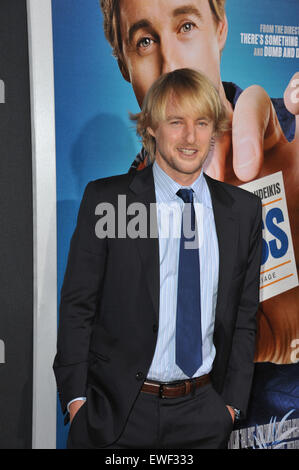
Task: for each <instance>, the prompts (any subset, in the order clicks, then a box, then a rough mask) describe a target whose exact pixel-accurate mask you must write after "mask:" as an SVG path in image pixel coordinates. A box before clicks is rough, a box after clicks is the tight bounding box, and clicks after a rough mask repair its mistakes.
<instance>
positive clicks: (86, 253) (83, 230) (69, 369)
mask: <svg viewBox="0 0 299 470" xmlns="http://www.w3.org/2000/svg"><path fill="white" fill-rule="evenodd" d="M95 207H96V197H95V191H94V183H92V182H91V183H89V184H88V185H87V187H86V189H85V192H84V196H83V199H82V202H81V205H80V209H79V214H78V219H77V225H76V229H75V232H74V234H73V236H72V239H71V244H70V251H69V256H68V262H67V268H66V272H65V277H64V282H63V286H62V290H61V302H60V312H59V328H58V338H57V354H56V356H55V360H54V365H53V368H54V372H55V376H56V381H57V387H58V393H59V398H60V402H61V407H62V411H63V413H65V412H66V411H67V410H66V407H67V403H68V402H69V401H71V400H72V399H73V398H76V397H80V396H85V394H86V379H87V365H88V351H89V343H90V336H91V329H92V324H93V320H94V317H95V312H96V307H97V303H98V300H99V296H100V293H101V283H102V280H103V277H104V271H105V259H106V240H105V239H101V240H100V239H99V238H97V237H96V235H95V223H96V219H95Z"/></svg>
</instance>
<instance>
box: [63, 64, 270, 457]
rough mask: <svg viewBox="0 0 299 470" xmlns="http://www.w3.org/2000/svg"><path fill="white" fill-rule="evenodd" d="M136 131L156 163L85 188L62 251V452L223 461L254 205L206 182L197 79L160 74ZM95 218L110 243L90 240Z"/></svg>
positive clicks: (207, 92) (214, 123)
mask: <svg viewBox="0 0 299 470" xmlns="http://www.w3.org/2000/svg"><path fill="white" fill-rule="evenodd" d="M133 119H135V120H136V121H137V128H138V130H139V132H140V134H141V135H142V138H143V140H144V143H145V145H148V146H149V150H150V152H151V154H152V159H153V161H154V163H153V164H152V165H150V166H148V167H147V168H145V169H144V170H142V171H139V172H136V173H134V174H133V173H131V174H125V175H121V176H116V177H111V178H106V179H103V180H97V181H94V182H92V183H89V184H88V186H87V188H86V190H85V193H84V197H83V201H82V204H81V208H80V212H79V216H78V222H77V227H76V230H75V233H74V235H73V238H72V242H71V248H70V253H69V259H68V266H67V270H66V275H65V279H64V284H63V288H62V293H61V308H60V325H59V334H58V350H57V355H56V358H55V362H54V370H55V374H56V379H57V384H58V390H59V395H60V400H61V405H62V409H63V411H64V412H66V411H67V409H69V411H70V419H71V427H70V433H69V439H68V447H69V448H103V447H105V448H106V449H133V448H142V449H147V448H172V449H173V448H188V449H191V448H198V449H201V448H213V449H216V448H225V447H226V446H227V442H228V439H229V436H230V432H231V430H232V428H233V423H234V420H235V419H237V418H240V417H244V416H245V415H246V409H247V404H248V399H249V394H250V387H251V381H252V374H253V356H254V343H255V333H256V320H255V316H256V311H257V307H258V286H259V266H260V258H261V204H260V200H259V198H257V197H256V196H254V195H252V194H250V193H247V192H246V191H243V190H241V189H239V188H236V187H234V186H230V185H227V184H224V183H220V182H218V181H216V180H213V179H212V178H210V177H208V176H207V175H205V174H204V173H203V164H204V162H205V159H206V158H207V155H208V153H209V150H210V147H211V143H212V139H213V138H215V136H216V135H220V134H221V133H222V132H223V131H224V130H225V129H226V128H227V118H226V112H225V108H224V107H223V105H222V104H221V101H220V99H219V95H218V93H217V91H216V90H215V87H214V86H213V84H212V83H211V82H210V81H209V80H208V79H207V78H206V77H204V76H203V75H202V74H200V73H199V72H195V71H192V70H189V69H183V70H176V71H174V72H171V73H168V74H165V75H164V76H163V77H161V78H160V79H159V80H158V81H157V82H156V83H154V84H153V85H152V87H151V88H150V90H149V92H148V94H147V96H146V98H145V100H144V107H143V109H142V111H141V113H140V114H139V115H136V116H133ZM120 195H121V196H122V197H125V201H126V202H125V207H124V203H123V200H124V199H123V198H122V202H121V204H119V201H120V199H119V196H120ZM102 204H104V206H105V210H104V211H102V209H101V208H103V206H102ZM161 205H164V206H163V207H165V206H167V207H171V208H172V210H174V212H173V214H174V218H173V219H174V221H175V222H174V226H173V227H172V230H173V231H170V232H169V234H168V236H167V237H162V236H161V233H162V232H163V228H164V224H165V218H164V217H163V213H161V211H160V207H161ZM153 208H154V210H153ZM105 211H106V213H107V212H109V211H112V214H113V215H114V216H115V220H114V225H113V223H112V226H113V227H116V228H117V230H115V231H114V234H112V235H107V234H105V233H104V236H100V234H99V232H98V231H97V229H95V227H98V226H99V223H101V220H102V218H103V213H104V212H105ZM136 211H137V212H139V215H138V216H137V219H136V218H134V217H133V218H132V216H134V215H135V216H136ZM99 214H102V218H99ZM144 214H145V216H144ZM188 214H189V216H190V217H189V218H188ZM104 217H106V216H104ZM134 219H135V222H134ZM104 221H105V223H106V224H109V223H111V220H110V221H109V220H108V219H104ZM175 224H176V225H175ZM104 225H105V224H102V227H103V226H104ZM132 225H134V226H135V227H138V228H136V231H137V232H138V233H137V236H135V235H136V231H135V235H134V236H131V234H132V231H131V228H132ZM143 225H144V226H145V231H144V226H143ZM129 229H130V230H129ZM177 229H179V230H177ZM185 229H187V230H185ZM153 233H156V235H157V236H153ZM177 233H179V236H176V234H177ZM195 241H196V242H197V243H193V242H195ZM190 243H192V246H190Z"/></svg>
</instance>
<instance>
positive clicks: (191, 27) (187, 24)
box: [181, 22, 195, 33]
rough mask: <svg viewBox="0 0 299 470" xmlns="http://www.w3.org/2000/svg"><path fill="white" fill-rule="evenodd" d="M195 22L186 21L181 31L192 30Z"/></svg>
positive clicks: (187, 31)
mask: <svg viewBox="0 0 299 470" xmlns="http://www.w3.org/2000/svg"><path fill="white" fill-rule="evenodd" d="M194 26H195V24H194V23H191V22H188V23H184V24H183V26H182V27H181V31H182V32H183V33H189V32H190V31H192V29H193V28H194Z"/></svg>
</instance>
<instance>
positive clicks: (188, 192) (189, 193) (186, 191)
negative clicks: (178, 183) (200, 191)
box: [177, 189, 193, 203]
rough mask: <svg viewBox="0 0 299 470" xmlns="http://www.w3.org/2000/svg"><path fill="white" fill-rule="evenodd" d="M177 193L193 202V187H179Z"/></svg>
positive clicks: (186, 200)
mask: <svg viewBox="0 0 299 470" xmlns="http://www.w3.org/2000/svg"><path fill="white" fill-rule="evenodd" d="M177 195H178V196H179V197H180V198H181V199H183V201H184V202H185V203H186V202H189V203H192V202H193V189H179V190H178V192H177Z"/></svg>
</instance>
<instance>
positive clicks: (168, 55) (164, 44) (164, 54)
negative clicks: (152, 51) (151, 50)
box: [160, 35, 182, 75]
mask: <svg viewBox="0 0 299 470" xmlns="http://www.w3.org/2000/svg"><path fill="white" fill-rule="evenodd" d="M160 53H161V75H162V74H164V73H168V72H173V71H174V70H177V69H179V68H182V67H180V65H179V58H178V51H177V49H176V47H175V41H174V40H173V38H172V37H170V35H169V36H166V35H165V36H164V37H162V38H161V46H160Z"/></svg>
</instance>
